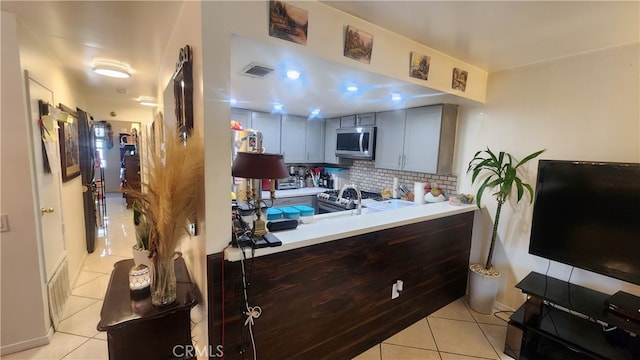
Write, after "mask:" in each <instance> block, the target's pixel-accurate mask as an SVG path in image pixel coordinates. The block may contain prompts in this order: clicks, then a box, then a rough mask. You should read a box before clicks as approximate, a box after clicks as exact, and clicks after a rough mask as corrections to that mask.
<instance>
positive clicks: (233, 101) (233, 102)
mask: <svg viewBox="0 0 640 360" xmlns="http://www.w3.org/2000/svg"><path fill="white" fill-rule="evenodd" d="M237 103H238V100H236V99H234V98H230V99H229V104H231V105H235V104H237Z"/></svg>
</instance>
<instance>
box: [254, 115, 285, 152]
mask: <svg viewBox="0 0 640 360" xmlns="http://www.w3.org/2000/svg"><path fill="white" fill-rule="evenodd" d="M251 127H252V128H253V129H255V130H256V131H259V132H261V133H262V146H263V147H264V149H265V152H266V153H270V154H280V153H281V152H280V115H274V114H270V113H263V112H255V111H254V112H252V113H251Z"/></svg>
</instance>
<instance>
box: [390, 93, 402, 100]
mask: <svg viewBox="0 0 640 360" xmlns="http://www.w3.org/2000/svg"><path fill="white" fill-rule="evenodd" d="M391 100H393V101H400V100H402V95H400V93H397V92H392V93H391Z"/></svg>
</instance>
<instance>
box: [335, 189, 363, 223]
mask: <svg viewBox="0 0 640 360" xmlns="http://www.w3.org/2000/svg"><path fill="white" fill-rule="evenodd" d="M349 188H351V189H353V190H355V191H356V195H358V207H357V210H356V215H360V214H362V193H361V192H360V189H358V187H357V186H356V185H355V184H347V185H345V186H343V187H342V189H340V192H339V193H338V199H341V198H342V194H343V193H344V191H345V190H346V189H349Z"/></svg>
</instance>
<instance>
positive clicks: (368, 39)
mask: <svg viewBox="0 0 640 360" xmlns="http://www.w3.org/2000/svg"><path fill="white" fill-rule="evenodd" d="M372 51H373V35H371V34H369V33H366V32H364V31H362V30H359V29H357V28H355V27H353V26H351V25H349V26H347V31H346V32H345V35H344V56H346V57H348V58H352V59H354V60H358V61H360V62H363V63H366V64H370V63H371V52H372Z"/></svg>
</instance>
